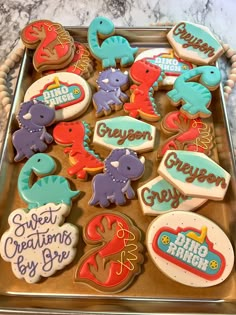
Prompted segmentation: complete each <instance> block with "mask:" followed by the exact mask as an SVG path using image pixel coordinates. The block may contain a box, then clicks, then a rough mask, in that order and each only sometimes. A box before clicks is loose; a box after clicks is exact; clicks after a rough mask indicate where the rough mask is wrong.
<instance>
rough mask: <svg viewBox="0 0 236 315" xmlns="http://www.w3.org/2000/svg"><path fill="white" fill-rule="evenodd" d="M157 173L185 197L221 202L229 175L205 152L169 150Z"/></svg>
mask: <svg viewBox="0 0 236 315" xmlns="http://www.w3.org/2000/svg"><path fill="white" fill-rule="evenodd" d="M158 172H159V174H160V175H161V176H162V177H164V178H165V179H166V180H167V181H168V182H170V183H171V184H172V185H173V186H175V187H176V188H177V189H178V190H179V191H180V192H182V193H183V194H185V195H186V196H193V197H203V198H207V199H212V200H222V199H223V198H224V196H225V193H226V191H227V188H228V185H229V181H230V177H231V176H230V174H229V173H228V172H226V171H225V170H224V169H223V168H222V167H221V166H220V165H218V164H217V163H215V162H214V161H213V160H212V159H210V158H209V157H208V156H206V155H205V154H204V153H200V152H191V151H181V150H179V151H174V150H168V151H167V152H166V153H165V155H164V156H163V158H162V161H161V163H160V165H159V168H158Z"/></svg>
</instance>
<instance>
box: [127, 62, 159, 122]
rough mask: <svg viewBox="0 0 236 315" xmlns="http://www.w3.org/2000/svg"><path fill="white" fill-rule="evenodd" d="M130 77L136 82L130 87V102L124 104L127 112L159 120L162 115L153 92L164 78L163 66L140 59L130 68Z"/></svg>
mask: <svg viewBox="0 0 236 315" xmlns="http://www.w3.org/2000/svg"><path fill="white" fill-rule="evenodd" d="M130 77H131V79H132V80H133V81H134V83H135V84H134V85H132V86H131V88H130V90H131V96H130V102H129V103H128V102H127V103H125V104H124V110H125V112H127V113H129V115H130V116H131V117H134V118H138V117H141V118H142V119H144V120H148V121H158V120H159V119H160V117H161V116H160V114H159V112H158V109H157V106H156V104H155V100H154V97H153V94H154V90H155V89H157V88H158V83H159V82H160V81H162V80H163V73H162V70H161V68H160V67H158V66H156V65H153V64H151V63H149V62H147V61H145V60H138V61H136V62H135V63H134V64H133V65H132V66H131V68H130ZM136 84H138V85H136Z"/></svg>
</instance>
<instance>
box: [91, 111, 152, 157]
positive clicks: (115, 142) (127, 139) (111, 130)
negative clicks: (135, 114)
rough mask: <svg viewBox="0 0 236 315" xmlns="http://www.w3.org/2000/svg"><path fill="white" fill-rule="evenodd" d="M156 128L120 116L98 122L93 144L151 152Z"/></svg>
mask: <svg viewBox="0 0 236 315" xmlns="http://www.w3.org/2000/svg"><path fill="white" fill-rule="evenodd" d="M155 137H156V128H155V127H154V126H152V125H150V124H147V123H145V122H142V121H140V120H137V119H135V118H132V117H129V116H120V117H114V118H110V119H104V120H99V121H97V122H96V125H95V128H94V134H93V143H96V144H100V145H102V146H104V147H105V148H109V149H119V148H127V149H132V150H134V151H136V152H146V151H151V150H152V149H153V147H154V143H155Z"/></svg>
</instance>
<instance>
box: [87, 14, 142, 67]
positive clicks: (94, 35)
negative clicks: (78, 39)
mask: <svg viewBox="0 0 236 315" xmlns="http://www.w3.org/2000/svg"><path fill="white" fill-rule="evenodd" d="M114 31H115V27H114V24H113V22H112V21H111V20H109V19H108V18H105V17H102V16H98V17H96V18H95V19H94V20H93V21H92V22H91V24H90V25H89V29H88V44H89V49H90V51H91V53H92V55H93V56H94V57H95V58H96V59H98V60H101V61H102V67H103V68H108V67H116V62H117V61H118V60H119V61H120V65H121V66H122V67H127V66H129V65H130V64H132V63H133V62H134V54H135V53H136V52H137V51H138V48H132V47H131V46H130V44H129V43H128V41H127V39H126V38H124V37H123V36H111V35H113V33H114ZM107 36H110V37H109V38H106V39H105V40H104V41H103V42H102V44H101V45H100V43H99V37H100V38H105V37H107Z"/></svg>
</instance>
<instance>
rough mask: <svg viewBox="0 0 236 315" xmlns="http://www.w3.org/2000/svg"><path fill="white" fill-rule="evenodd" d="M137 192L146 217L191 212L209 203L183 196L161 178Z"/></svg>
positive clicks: (155, 179)
mask: <svg viewBox="0 0 236 315" xmlns="http://www.w3.org/2000/svg"><path fill="white" fill-rule="evenodd" d="M137 192H138V198H139V201H140V204H141V207H142V210H143V213H144V215H158V214H163V213H166V212H169V211H173V210H185V211H191V210H194V209H196V208H198V207H200V206H201V205H202V204H204V203H205V202H206V201H207V199H203V198H192V197H187V196H185V195H183V194H182V193H181V192H179V191H178V190H177V189H176V188H175V187H174V186H172V185H171V184H170V183H168V182H167V181H166V180H165V179H164V178H162V177H161V176H158V177H156V178H154V179H153V180H151V181H149V182H148V183H146V184H145V185H143V186H142V187H140V188H138V190H137Z"/></svg>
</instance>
